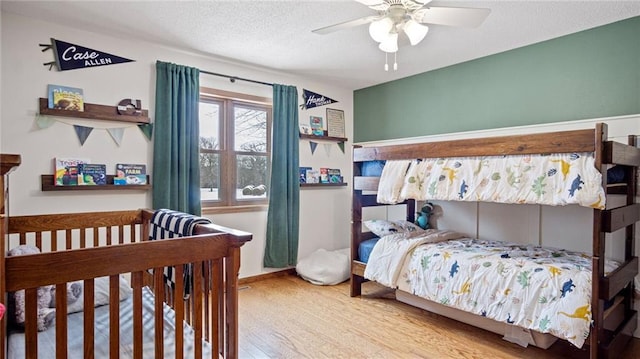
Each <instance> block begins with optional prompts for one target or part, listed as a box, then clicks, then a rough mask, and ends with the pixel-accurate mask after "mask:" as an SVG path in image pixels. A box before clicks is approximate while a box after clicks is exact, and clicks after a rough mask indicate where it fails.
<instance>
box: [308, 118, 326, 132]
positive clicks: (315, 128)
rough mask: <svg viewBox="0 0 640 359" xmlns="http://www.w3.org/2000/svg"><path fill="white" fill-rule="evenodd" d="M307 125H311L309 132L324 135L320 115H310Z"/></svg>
mask: <svg viewBox="0 0 640 359" xmlns="http://www.w3.org/2000/svg"><path fill="white" fill-rule="evenodd" d="M309 125H310V126H311V134H312V135H315V136H324V126H323V125H322V117H320V116H310V117H309Z"/></svg>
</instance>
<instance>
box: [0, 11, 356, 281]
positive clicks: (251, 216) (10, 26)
mask: <svg viewBox="0 0 640 359" xmlns="http://www.w3.org/2000/svg"><path fill="white" fill-rule="evenodd" d="M1 27H2V33H1V35H2V53H1V55H2V56H1V66H2V89H1V95H2V98H1V104H2V109H1V114H2V118H1V122H0V132H1V133H0V151H1V152H2V153H16V154H20V155H22V165H21V166H20V167H19V169H18V170H17V171H15V172H14V173H12V174H11V176H10V196H9V211H10V213H11V214H14V215H21V214H38V213H60V212H86V211H101V210H123V209H136V208H141V207H151V191H149V192H144V191H140V192H138V191H126V192H117V191H91V192H79V191H76V192H74V191H64V192H42V191H41V190H40V175H41V174H51V173H53V172H52V171H53V164H52V159H53V158H54V157H63V156H68V157H72V156H73V157H84V158H90V159H91V161H92V162H94V163H105V164H106V165H107V169H108V172H109V169H113V167H114V166H115V164H116V163H120V162H128V163H146V164H147V165H148V168H149V171H151V168H152V158H153V154H152V150H153V143H152V142H151V141H148V140H147V139H146V138H145V137H144V136H143V135H142V133H141V132H140V130H139V129H138V128H136V127H135V126H134V127H131V128H127V129H126V130H125V134H124V140H123V142H122V145H121V146H119V147H118V146H117V145H116V144H115V142H114V141H113V140H112V139H111V138H110V137H109V135H108V133H107V132H106V131H105V130H103V129H94V131H93V132H92V133H91V135H90V136H89V138H88V139H87V141H86V142H85V144H84V146H81V145H80V142H79V141H78V139H77V137H76V135H75V132H74V130H73V127H72V126H71V124H73V123H78V122H77V121H75V120H65V122H68V124H65V123H61V122H56V123H55V124H54V125H53V126H51V127H49V128H47V129H38V128H37V127H36V126H35V121H34V119H35V116H36V113H37V104H38V100H37V99H38V98H39V97H46V95H47V92H46V90H47V84H56V85H65V86H71V87H79V88H82V89H83V90H84V97H85V100H86V102H89V103H96V104H102V105H112V106H115V105H116V104H117V103H118V102H119V101H120V100H122V99H125V98H134V99H140V100H141V101H142V105H143V108H145V109H149V113H150V117H151V120H152V121H153V117H154V106H155V104H154V97H155V63H156V61H157V60H160V61H165V62H173V63H177V64H181V65H187V66H193V67H197V68H200V69H202V70H206V71H211V72H217V73H223V74H227V75H232V76H238V77H244V78H249V79H254V80H259V81H264V82H272V83H280V84H287V85H295V86H297V88H298V93H299V94H300V98H299V102H300V103H301V102H302V90H303V88H306V89H309V90H311V91H314V92H316V93H320V94H323V95H326V96H328V97H330V98H332V99H335V100H337V101H338V103H335V104H331V105H330V106H329V107H331V108H336V109H341V110H344V112H345V122H346V137H348V138H352V137H353V120H352V119H353V92H352V91H351V90H348V89H343V88H339V87H336V86H333V85H331V84H327V83H320V82H316V81H311V80H307V79H304V78H301V77H298V76H295V75H291V74H286V73H281V72H276V71H273V70H267V69H261V68H257V67H249V66H243V65H242V64H235V63H231V62H228V61H223V60H219V59H213V58H210V57H206V56H202V55H198V54H193V53H187V52H184V51H180V50H176V49H171V48H167V47H163V46H159V45H155V44H150V43H145V42H140V41H134V40H132V39H128V38H117V37H112V36H110V35H109V34H98V33H92V32H86V31H80V30H76V29H74V28H72V27H67V26H60V25H56V24H53V23H47V22H42V21H38V20H33V19H29V18H25V17H22V16H17V15H13V14H7V13H4V12H3V13H2V19H1ZM50 38H55V39H58V40H63V41H66V42H71V43H74V44H78V45H82V46H85V47H89V48H93V49H96V50H101V51H104V52H108V53H111V54H114V55H117V56H121V57H125V58H129V59H133V60H135V62H131V63H126V64H117V65H110V66H102V67H96V68H87V69H77V70H70V71H62V72H59V71H56V70H53V71H49V70H48V68H47V67H45V66H43V65H42V64H43V63H45V62H49V61H52V60H53V53H52V52H51V51H47V52H44V53H43V52H41V51H40V47H39V46H38V44H44V43H49V42H50ZM258 56H259V54H256V57H258ZM200 81H201V86H206V87H211V88H217V89H221V90H227V91H233V92H241V93H246V94H251V95H256V96H263V97H269V98H270V97H272V95H271V87H268V86H263V85H257V84H252V83H247V82H242V81H236V82H235V83H231V82H230V81H229V80H228V79H225V78H220V77H215V76H210V75H201V76H200ZM326 107H327V106H323V107H319V108H316V109H310V110H300V114H299V115H300V122H308V120H309V115H316V116H322V117H323V118H325V119H326V116H325V110H326ZM88 124H89V125H90V126H96V127H98V126H105V125H109V126H111V125H112V124H105V122H102V121H99V122H96V121H93V122H89V123H88ZM119 124H120V125H122V123H119ZM308 147H309V146H308V144H307V143H305V142H301V146H300V149H301V154H300V163H301V164H302V165H307V166H313V167H316V168H319V167H331V168H340V169H341V170H342V172H343V175H344V177H345V178H346V179H349V178H351V160H350V151H349V149H350V148H351V144H350V142H349V143H346V145H345V149H346V150H345V152H346V154H343V153H342V152H341V151H340V150H339V148H338V147H337V145H335V144H334V145H333V148H332V149H331V153H330V155H327V154H326V153H325V152H324V149H323V148H322V145H320V146H319V147H318V149H317V151H316V153H315V154H314V155H311V153H310V151H309V150H308ZM111 173H113V171H111ZM151 176H152V183H153V173H151ZM300 211H301V214H300V224H301V230H300V249H299V258H302V257H304V256H306V255H308V254H309V253H311V252H312V251H314V250H316V249H318V248H325V249H328V250H333V249H339V248H345V247H348V246H349V223H350V190H349V189H348V187H341V188H338V189H325V190H303V191H301V209H300ZM266 215H267V212H266V211H260V212H248V213H234V214H216V215H211V216H209V217H211V218H212V219H213V221H214V222H216V223H219V224H221V225H224V226H229V227H235V228H238V229H241V230H244V231H248V232H251V233H253V235H254V237H253V240H252V241H251V242H250V243H248V244H246V245H245V246H244V247H243V249H242V266H241V269H240V276H241V277H248V276H254V275H258V274H261V273H265V272H268V271H271V269H265V268H263V267H262V255H263V253H264V246H265V229H266Z"/></svg>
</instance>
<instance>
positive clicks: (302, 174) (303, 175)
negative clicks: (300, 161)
mask: <svg viewBox="0 0 640 359" xmlns="http://www.w3.org/2000/svg"><path fill="white" fill-rule="evenodd" d="M310 169H312V168H311V167H300V183H307V171H308V170H310Z"/></svg>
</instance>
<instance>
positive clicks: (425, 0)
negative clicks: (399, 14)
mask: <svg viewBox="0 0 640 359" xmlns="http://www.w3.org/2000/svg"><path fill="white" fill-rule="evenodd" d="M413 1H415V2H417V3H420V4H422V5H426V4H428V3H430V2H431V0H413Z"/></svg>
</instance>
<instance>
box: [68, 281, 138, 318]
mask: <svg viewBox="0 0 640 359" xmlns="http://www.w3.org/2000/svg"><path fill="white" fill-rule="evenodd" d="M76 283H77V284H79V285H80V288H82V290H81V293H80V295H79V296H77V300H76V301H75V302H73V303H71V304H69V305H67V314H71V313H75V312H81V311H82V310H83V309H84V281H82V280H79V281H76V282H71V283H69V284H67V285H68V286H69V285H72V284H76ZM93 287H94V292H93V293H94V294H93V300H94V306H96V307H99V306H101V305H106V304H109V277H99V278H96V279H94V281H93ZM132 293H133V290H132V289H131V286H129V282H127V280H126V279H125V278H124V276H123V275H120V300H125V299H127V298H129V297H130V296H131V294H132Z"/></svg>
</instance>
